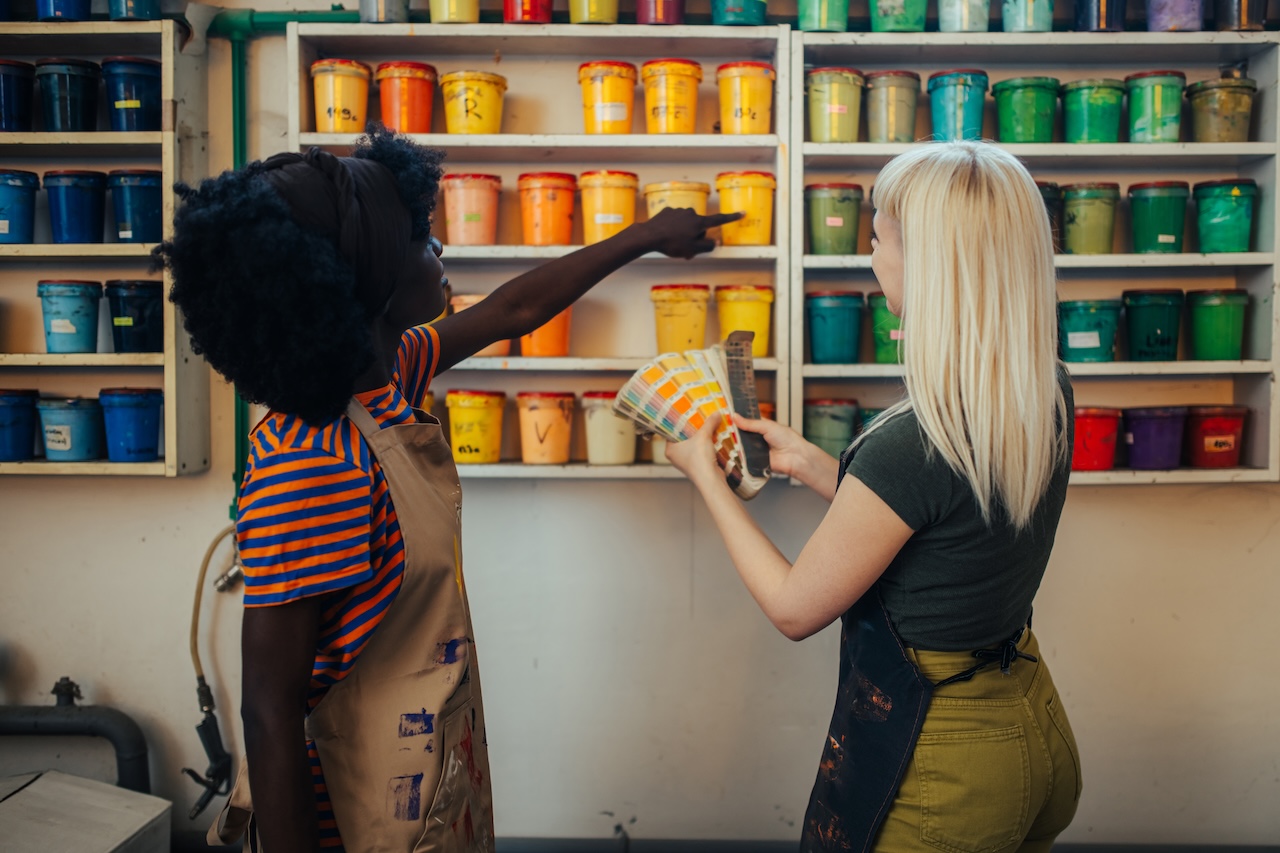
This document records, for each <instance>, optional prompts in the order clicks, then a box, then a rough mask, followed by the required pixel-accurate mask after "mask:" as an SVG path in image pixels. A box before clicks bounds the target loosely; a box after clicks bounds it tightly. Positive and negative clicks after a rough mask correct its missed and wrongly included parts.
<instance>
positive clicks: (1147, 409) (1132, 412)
mask: <svg viewBox="0 0 1280 853" xmlns="http://www.w3.org/2000/svg"><path fill="white" fill-rule="evenodd" d="M1124 416H1125V417H1126V418H1184V417H1186V416H1187V407H1186V406H1142V407H1139V408H1136V409H1125V410H1124Z"/></svg>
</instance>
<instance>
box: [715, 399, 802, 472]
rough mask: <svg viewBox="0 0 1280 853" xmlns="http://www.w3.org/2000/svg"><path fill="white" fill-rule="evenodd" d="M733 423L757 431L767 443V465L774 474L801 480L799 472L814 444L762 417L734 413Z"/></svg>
mask: <svg viewBox="0 0 1280 853" xmlns="http://www.w3.org/2000/svg"><path fill="white" fill-rule="evenodd" d="M733 423H734V425H735V426H737V427H738V429H742V430H746V431H747V432H754V433H758V434H759V435H761V436H763V437H764V440H765V441H766V442H767V443H768V445H769V467H770V468H772V469H773V472H774V473H775V474H782V475H783V476H786V477H795V478H796V479H800V480H803V479H804V478H803V477H801V476H800V475H801V473H802V472H803V471H804V470H805V468H806V466H807V465H808V462H809V452H810V451H811V450H813V449H816V448H815V447H814V445H812V444H810V443H809V442H808V441H805V439H804V438H803V437H802V436H801V435H800V433H798V432H796V431H795V430H793V429H792V428H791V427H786V426H783V425H782V424H780V423H778V422H777V421H770V420H766V419H764V418H757V419H753V418H744V417H743V416H742V415H737V414H735V415H734V416H733Z"/></svg>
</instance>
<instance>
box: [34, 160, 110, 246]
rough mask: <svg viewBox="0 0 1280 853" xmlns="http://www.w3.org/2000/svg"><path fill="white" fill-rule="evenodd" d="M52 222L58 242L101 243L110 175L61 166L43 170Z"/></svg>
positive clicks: (50, 220)
mask: <svg viewBox="0 0 1280 853" xmlns="http://www.w3.org/2000/svg"><path fill="white" fill-rule="evenodd" d="M44 189H45V193H46V194H47V195H48V197H49V222H50V224H51V226H52V231H53V242H55V243H101V242H102V228H103V220H104V218H105V216H106V206H107V176H106V175H105V174H103V173H102V172H82V171H79V170H59V171H54V172H45V173H44Z"/></svg>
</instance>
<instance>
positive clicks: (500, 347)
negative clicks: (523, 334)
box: [449, 293, 511, 358]
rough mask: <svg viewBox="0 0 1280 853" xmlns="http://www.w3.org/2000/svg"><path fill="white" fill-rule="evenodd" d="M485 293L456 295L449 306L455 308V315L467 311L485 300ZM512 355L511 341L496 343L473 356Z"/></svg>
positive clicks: (494, 356) (496, 356)
mask: <svg viewBox="0 0 1280 853" xmlns="http://www.w3.org/2000/svg"><path fill="white" fill-rule="evenodd" d="M485 296H486V294H484V293H455V294H454V295H453V298H452V299H450V300H449V304H450V305H451V306H452V308H453V313H454V314H457V313H458V312H459V311H465V310H467V309H468V308H470V307H471V306H473V305H475V304H476V303H478V302H481V301H482V300H484V298H485ZM510 354H511V341H494V342H493V343H491V344H489V345H488V346H487V347H485V348H484V349H482V350H480V351H479V352H475V353H473V354H472V355H473V356H474V357H476V358H501V357H502V356H505V355H510Z"/></svg>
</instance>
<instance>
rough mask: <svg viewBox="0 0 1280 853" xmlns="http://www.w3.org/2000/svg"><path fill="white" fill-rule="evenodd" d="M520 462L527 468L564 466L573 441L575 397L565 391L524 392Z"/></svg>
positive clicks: (520, 398)
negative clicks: (533, 466)
mask: <svg viewBox="0 0 1280 853" xmlns="http://www.w3.org/2000/svg"><path fill="white" fill-rule="evenodd" d="M516 403H517V404H518V405H519V407H520V458H521V459H523V460H524V464H526V465H564V464H565V463H566V462H568V461H569V443H570V439H571V438H572V437H573V395H572V394H570V393H568V392H561V391H521V392H520V393H519V394H517V395H516Z"/></svg>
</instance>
